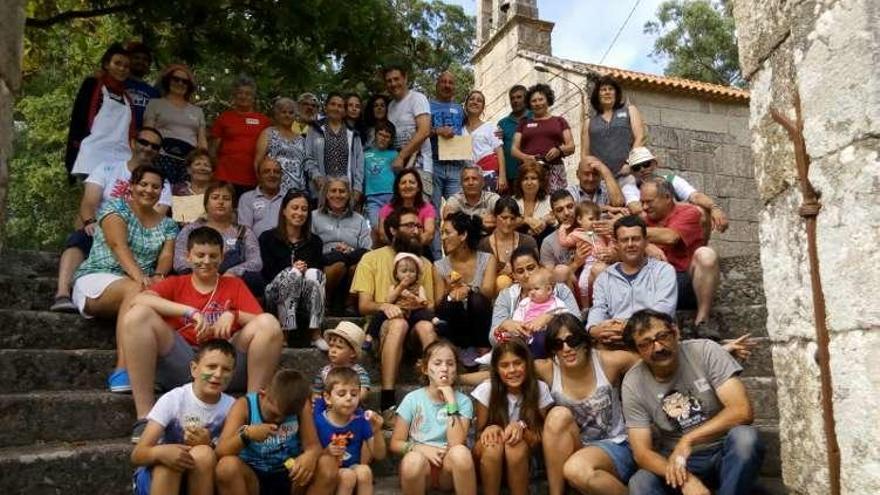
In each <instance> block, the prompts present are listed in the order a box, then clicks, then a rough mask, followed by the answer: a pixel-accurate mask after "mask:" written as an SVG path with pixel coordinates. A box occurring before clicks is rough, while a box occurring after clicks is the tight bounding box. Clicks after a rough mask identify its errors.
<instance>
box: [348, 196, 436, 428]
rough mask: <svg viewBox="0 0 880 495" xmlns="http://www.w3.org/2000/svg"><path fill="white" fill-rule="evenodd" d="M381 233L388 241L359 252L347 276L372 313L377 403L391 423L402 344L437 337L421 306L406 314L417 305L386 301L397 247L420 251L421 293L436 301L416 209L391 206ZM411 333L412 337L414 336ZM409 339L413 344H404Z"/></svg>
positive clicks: (420, 344)
mask: <svg viewBox="0 0 880 495" xmlns="http://www.w3.org/2000/svg"><path fill="white" fill-rule="evenodd" d="M384 228H385V235H386V237H387V238H388V239H389V240H390V241H391V245H389V246H385V247H383V248H380V249H374V250H373V251H370V252H368V253H367V254H365V255H364V257H363V258H361V261H360V263H358V266H357V269H356V270H355V272H354V278H353V279H352V282H351V293H352V294H357V297H358V310H359V311H360V313H361V314H362V315H364V316H368V315H371V316H372V319H371V321H370V326H369V328H368V330H367V331H368V333H369V334H370V335H371V336H372V337H373V338H376V337H379V338H380V339H381V340H380V346H379V354H380V356H381V357H380V369H381V375H382V392H381V395H380V406H381V409H382V415H383V417H384V418H385V420H386V424H393V422H392V421H391V420H393V418H394V409H393V406H394V404H396V403H397V402H396V399H395V396H394V384H395V382H396V381H397V374H398V371H399V370H400V362H401V360H402V359H403V351H404V348H405V347H415V348H416V349H412V350H413V351H418V352H419V353H421V350H422V349H424V348H425V347H427V346H428V344H430V343H431V342H433V341H435V340H436V339H437V333H436V332H435V330H434V324H433V323H432V322H431V321H430V319H427V320H426V319H423V318H424V317H425V313H426V312H424V311H411V312H409V316H407V315H406V314H405V313H404V310H407V309H409V310H411V309H420V308H417V307H401V304H400V303H398V304H392V303H389V302H387V301H388V292H389V290H390V289H391V288H392V287H394V286H395V285H396V282H395V281H394V278H393V275H394V257H395V256H397V253H411V254H415V255H416V256H419V259H420V260H421V270H419V273H420V277H419V285H421V286H422V287H423V288H424V289H425V299H426V301H427V305H428V307H427V308H426V309H432V308H431V305H432V301H434V284H433V280H434V267H433V265H432V264H431V262H430V261H428V260H427V259H426V258H425V257H423V256H420V254H421V253H422V246H421V243H420V234H421V232H422V223H421V221H419V215H418V213H416V211H415V210H412V209H407V208H403V209H399V210H395V211H393V212H391V214H390V215H388V217H387V218H386V219H385V223H384ZM413 336H415V339H414V338H413ZM407 343H409V344H412V345H410V346H407Z"/></svg>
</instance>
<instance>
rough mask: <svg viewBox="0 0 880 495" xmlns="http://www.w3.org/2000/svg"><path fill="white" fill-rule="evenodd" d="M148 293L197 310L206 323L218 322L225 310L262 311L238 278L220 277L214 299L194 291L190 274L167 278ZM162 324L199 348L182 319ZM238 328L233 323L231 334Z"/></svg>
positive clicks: (177, 317)
mask: <svg viewBox="0 0 880 495" xmlns="http://www.w3.org/2000/svg"><path fill="white" fill-rule="evenodd" d="M150 290H151V291H153V292H155V293H156V294H159V297H161V298H162V299H167V300H169V301H174V302H176V303H180V304H186V305H187V306H192V307H193V308H196V309H198V310H199V311H200V312H201V313H202V314H203V315H205V318H206V320H207V321H208V323H214V322H215V321H217V319H218V318H220V315H221V314H223V312H224V311H226V310H231V311H244V312H245V313H251V314H255V315H258V314H260V313H262V312H263V308H261V307H260V303H258V302H257V300H256V299H255V298H254V296H253V294H251V292H250V291H249V290H248V288H247V286H246V285H245V284H244V282H242V280H241V279H240V278H238V277H220V281H219V282H218V283H217V290H216V291H214V292H213V296H212V293H210V292H209V293H207V294H202V293H201V292H199V291H197V290H196V288H195V287H194V286H193V283H192V274H189V275H177V276H173V277H168V278H166V279H165V280H163V281H161V282H159V283H157V284H155V285H153V286H152V287H150ZM165 322H166V323H168V325H170V326H171V327H172V328H174V329H176V330H177V331H178V332H180V335H181V337H183V338H184V339H185V340H186V341H187V342H189V343H190V345H198V341H197V340H196V330H195V327H193V326H192V325H191V324H187V323H186V322H184V319H183V317H180V316H166V317H165ZM239 329H241V325H240V324H239V323H238V322H237V321H236V322H235V323H234V324H233V325H232V331H233V333H234V332H237V331H238V330H239Z"/></svg>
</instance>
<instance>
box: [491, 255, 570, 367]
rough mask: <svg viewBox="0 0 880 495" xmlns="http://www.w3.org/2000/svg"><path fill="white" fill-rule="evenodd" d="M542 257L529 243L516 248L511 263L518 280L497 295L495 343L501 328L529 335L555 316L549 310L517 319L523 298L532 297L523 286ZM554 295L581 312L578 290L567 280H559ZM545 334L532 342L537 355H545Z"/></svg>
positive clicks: (493, 317) (493, 336) (533, 353)
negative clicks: (571, 286)
mask: <svg viewBox="0 0 880 495" xmlns="http://www.w3.org/2000/svg"><path fill="white" fill-rule="evenodd" d="M539 259H540V257H539V255H538V252H537V251H536V250H535V249H533V248H530V247H528V246H520V247H518V248H516V249H514V250H513V253H511V255H510V266H511V268H512V269H513V281H514V284H513V285H511V286H510V287H508V288H506V289H504V290H502V291H500V292H499V293H498V297H496V298H495V305H494V306H493V307H492V324H491V328H492V332H491V333H490V334H489V340H490V341H491V342H492V343H493V344H494V343H495V332H496V331H497V330H500V332H503V333H507V334H515V335H517V334H518V335H522V336H523V337H529V336H531V334H532V333H533V332H535V331H537V330H541V329H544V328H545V327H546V326H547V323H549V322H550V319H551V318H552V317H553V315H552V314H546V315H544V316H541V317H539V318H537V319H535V320H532V321H531V322H529V323H522V322H520V321H515V320H514V319H513V314H514V312H515V311H516V307H517V305H518V304H519V302H520V301H521V300H522V299H523V298H525V297H528V294H527V293H523V289H522V286H523V284H525V283H526V282H528V280H529V276H530V275H531V274H532V272H534V271H535V270H537V269H538V268H539V267H540V266H541V265H540V264H539V263H538V260H539ZM553 295H554V296H556V297H558V298H559V299H562V301H563V302H564V303H565V308H566V311H567V312H568V313H571V314H572V315H578V314H579V313H580V309H578V304H577V299H575V297H574V293H572V292H571V289H569V288H568V286H566V285H565V284H556V286H555V287H554V290H553ZM500 332H499V333H500ZM545 335H546V334H545V332H540V333H538V334H536V335H535V336H534V340H533V341H532V343H531V344H529V348H530V349H531V350H532V355H533V356H535V357H544V355H545V345H544V337H545Z"/></svg>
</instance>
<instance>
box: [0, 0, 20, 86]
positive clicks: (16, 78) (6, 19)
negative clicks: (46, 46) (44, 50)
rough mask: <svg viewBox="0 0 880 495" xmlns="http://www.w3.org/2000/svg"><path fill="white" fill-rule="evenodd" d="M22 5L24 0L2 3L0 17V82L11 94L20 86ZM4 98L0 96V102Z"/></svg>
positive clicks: (10, 0)
mask: <svg viewBox="0 0 880 495" xmlns="http://www.w3.org/2000/svg"><path fill="white" fill-rule="evenodd" d="M24 4H25V2H24V0H8V1H6V2H4V3H3V15H2V16H0V81H2V82H3V83H5V86H6V88H8V90H9V91H11V92H13V93H14V92H17V91H18V89H19V87H20V86H21V54H22V46H23V41H24V37H23V36H24V19H25V12H24ZM5 98H6V95H2V96H0V101H2V100H5Z"/></svg>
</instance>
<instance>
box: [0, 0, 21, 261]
mask: <svg viewBox="0 0 880 495" xmlns="http://www.w3.org/2000/svg"><path fill="white" fill-rule="evenodd" d="M23 37H24V0H7V1H5V2H4V3H3V15H0V250H2V248H3V239H4V233H5V227H6V195H7V191H8V190H9V189H8V188H9V160H10V159H12V135H13V130H14V129H13V126H12V111H13V104H14V101H15V94H16V93H17V92H18V90H19V88H20V87H21V53H22V41H23V39H24V38H23Z"/></svg>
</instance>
